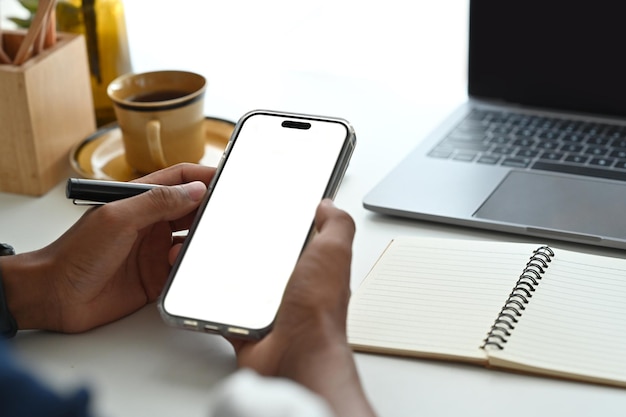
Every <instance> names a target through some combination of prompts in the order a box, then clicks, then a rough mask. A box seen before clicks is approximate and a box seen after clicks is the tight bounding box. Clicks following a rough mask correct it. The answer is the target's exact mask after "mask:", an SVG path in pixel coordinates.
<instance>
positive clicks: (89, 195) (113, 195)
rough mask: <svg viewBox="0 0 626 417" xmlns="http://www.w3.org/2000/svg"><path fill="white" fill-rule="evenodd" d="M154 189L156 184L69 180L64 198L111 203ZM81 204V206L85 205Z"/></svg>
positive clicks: (76, 202)
mask: <svg viewBox="0 0 626 417" xmlns="http://www.w3.org/2000/svg"><path fill="white" fill-rule="evenodd" d="M155 187H160V185H156V184H143V183H139V182H123V181H105V180H89V179H83V178H69V179H68V180H67V187H66V188H65V196H66V197H67V198H71V199H73V200H74V204H80V203H78V202H79V201H81V202H85V203H86V204H89V203H101V204H104V203H110V202H112V201H117V200H121V199H124V198H128V197H133V196H136V195H139V194H141V193H145V192H146V191H149V190H151V189H153V188H155ZM85 203H83V204H85Z"/></svg>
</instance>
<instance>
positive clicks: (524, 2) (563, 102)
mask: <svg viewBox="0 0 626 417" xmlns="http://www.w3.org/2000/svg"><path fill="white" fill-rule="evenodd" d="M469 51H470V52H469V59H468V64H469V79H468V93H469V95H470V96H471V97H476V98H484V99H493V100H502V101H506V102H510V103H517V104H524V105H529V106H537V107H543V108H556V109H567V110H572V111H579V112H586V113H596V114H611V115H618V116H626V1H623V0H601V1H597V0H596V1H572V0H570V1H564V0H517V1H505V0H470V35H469Z"/></svg>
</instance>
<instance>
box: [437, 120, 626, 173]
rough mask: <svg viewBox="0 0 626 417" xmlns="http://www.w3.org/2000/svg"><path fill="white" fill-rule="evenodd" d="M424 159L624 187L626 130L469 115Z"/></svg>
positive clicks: (595, 124)
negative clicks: (618, 183) (572, 176)
mask: <svg viewBox="0 0 626 417" xmlns="http://www.w3.org/2000/svg"><path fill="white" fill-rule="evenodd" d="M428 155H429V156H431V157H435V158H445V159H453V160H458V161H465V162H472V163H479V164H488V165H502V166H506V167H513V168H529V169H541V170H546V171H554V172H563V173H568V174H578V175H585V176H591V177H600V178H610V179H615V180H622V181H626V126H620V125H614V124H604V123H595V122H584V121H579V120H567V119H562V118H552V117H543V116H533V115H527V114H521V113H510V112H499V111H489V110H473V111H472V112H471V113H470V114H469V115H468V116H467V117H466V118H465V119H464V120H463V121H461V122H460V123H459V124H458V125H457V126H456V128H455V129H454V130H452V131H451V132H450V134H449V135H448V136H447V137H445V138H444V139H443V140H442V141H441V142H439V143H438V144H437V145H436V146H435V147H434V148H433V149H432V150H431V151H430V152H429V154H428Z"/></svg>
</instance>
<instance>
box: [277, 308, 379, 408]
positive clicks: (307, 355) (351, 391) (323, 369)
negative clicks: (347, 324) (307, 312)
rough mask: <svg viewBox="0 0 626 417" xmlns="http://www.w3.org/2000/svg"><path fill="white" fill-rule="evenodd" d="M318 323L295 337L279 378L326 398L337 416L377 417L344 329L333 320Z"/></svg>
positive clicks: (318, 321)
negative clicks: (367, 395) (293, 382)
mask: <svg viewBox="0 0 626 417" xmlns="http://www.w3.org/2000/svg"><path fill="white" fill-rule="evenodd" d="M315 322H316V324H314V325H313V326H309V329H308V331H306V332H304V333H302V334H299V335H292V339H291V340H292V342H291V343H289V345H290V348H289V349H288V350H287V351H286V352H285V355H284V356H283V358H282V361H281V364H280V368H281V369H280V371H279V375H281V376H284V377H287V378H289V379H292V380H294V381H296V382H298V383H300V384H302V385H303V386H305V387H307V388H308V389H310V390H311V391H313V392H315V393H317V394H318V395H320V396H322V397H323V398H325V399H326V400H327V401H328V403H329V405H330V406H331V408H333V410H334V411H335V414H336V415H337V416H350V415H361V416H374V415H375V413H374V411H373V409H372V408H371V405H370V404H369V401H368V400H367V397H366V395H365V392H364V391H363V387H362V385H361V380H360V377H359V374H358V370H357V368H356V363H355V361H354V354H353V352H352V349H351V348H350V346H349V345H348V342H347V339H346V336H345V329H344V328H337V325H336V321H335V320H333V319H327V320H324V319H323V320H317V321H315ZM298 336H299V337H298ZM296 340H297V341H296ZM294 341H296V342H294Z"/></svg>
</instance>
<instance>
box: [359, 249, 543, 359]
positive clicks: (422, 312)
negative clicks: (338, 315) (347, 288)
mask: <svg viewBox="0 0 626 417" xmlns="http://www.w3.org/2000/svg"><path fill="white" fill-rule="evenodd" d="M536 248H537V245H534V244H533V245H529V244H518V243H514V244H511V243H506V244H502V243H498V242H480V245H478V246H477V245H475V242H472V241H464V240H449V239H431V238H429V239H423V238H411V237H400V238H397V239H394V240H393V241H392V243H391V244H390V245H389V246H388V247H387V249H386V251H385V253H384V254H383V256H381V258H380V259H379V260H378V261H377V262H376V264H375V265H374V267H373V268H372V270H371V271H370V273H369V274H368V276H367V277H366V278H365V280H364V282H363V283H362V284H361V286H360V287H359V289H358V290H357V291H356V292H355V294H354V295H353V297H352V300H351V302H350V308H349V313H348V337H349V341H350V343H351V345H352V346H353V347H354V348H355V349H357V350H369V351H376V352H385V351H387V352H389V353H395V354H406V355H412V356H421V357H434V358H441V359H460V358H462V359H464V360H469V361H473V362H480V363H485V362H486V352H485V351H484V350H482V349H480V346H481V345H482V342H483V339H484V338H485V337H486V336H487V333H488V332H489V329H490V328H491V326H492V325H493V324H494V321H495V319H496V317H497V316H498V313H499V312H500V309H501V308H502V306H503V305H504V303H505V301H506V300H507V298H508V296H509V294H510V293H511V290H512V288H513V287H514V285H515V283H516V282H517V279H518V277H519V276H520V274H521V273H522V270H523V269H524V267H525V265H526V262H528V260H529V258H530V256H531V254H532V252H533V250H535V249H536Z"/></svg>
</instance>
